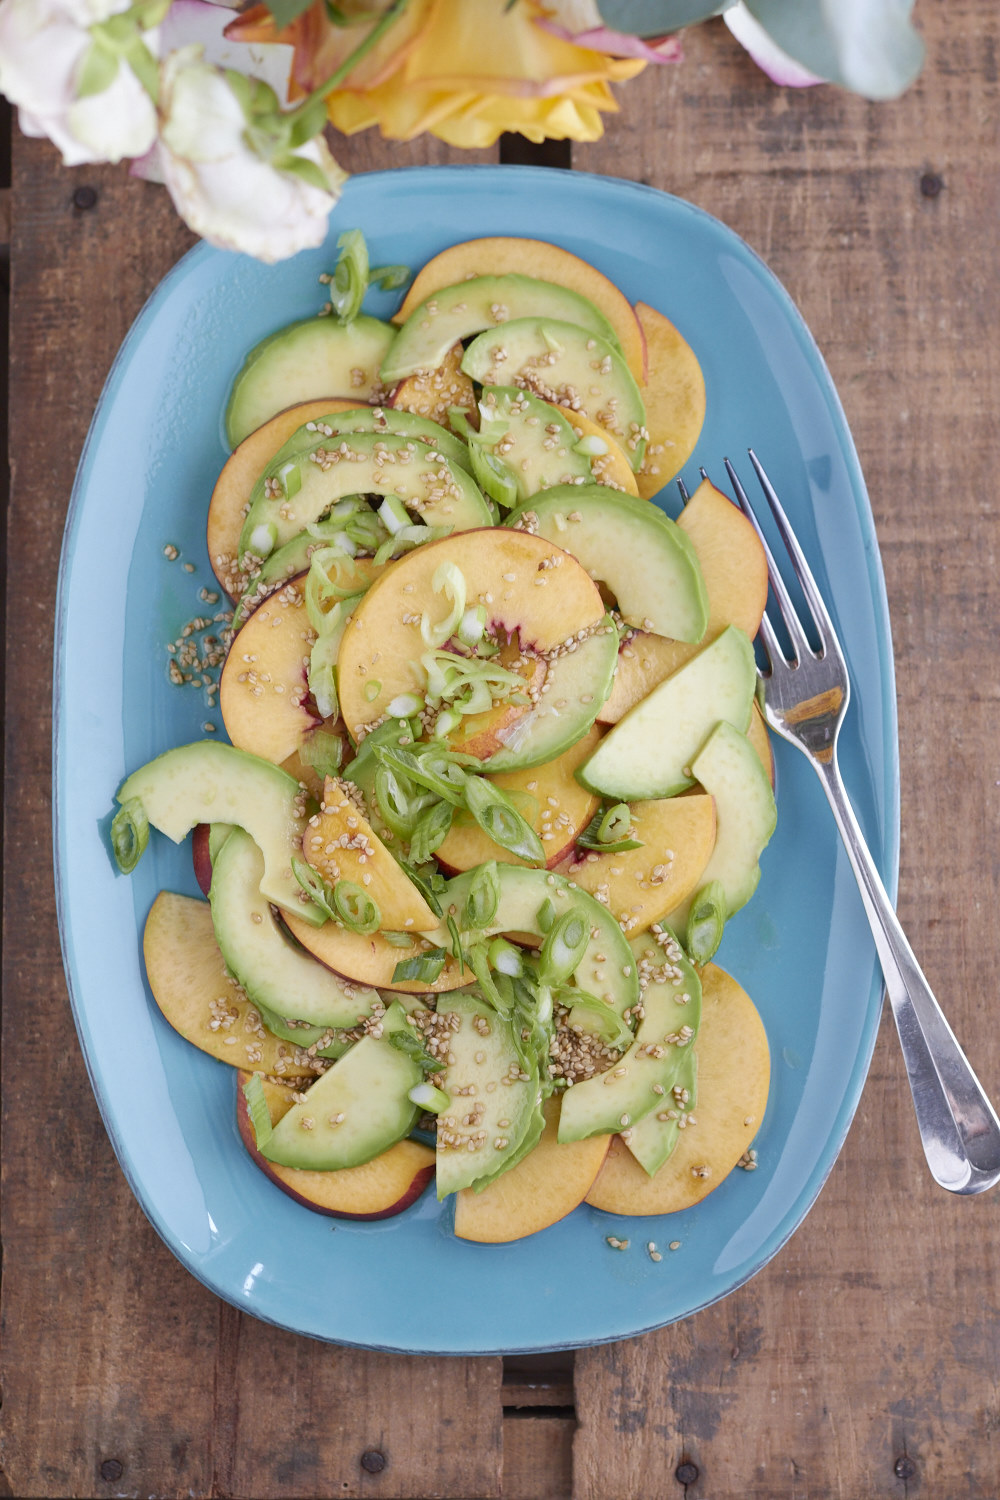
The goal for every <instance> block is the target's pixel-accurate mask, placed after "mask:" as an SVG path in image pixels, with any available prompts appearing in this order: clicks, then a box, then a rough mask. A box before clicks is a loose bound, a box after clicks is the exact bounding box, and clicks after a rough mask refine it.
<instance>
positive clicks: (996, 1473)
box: [574, 0, 1000, 1500]
mask: <svg viewBox="0 0 1000 1500" xmlns="http://www.w3.org/2000/svg"><path fill="white" fill-rule="evenodd" d="M918 12H919V17H920V19H921V21H922V24H923V27H924V31H925V34H926V36H927V40H928V45H929V63H928V68H927V71H926V73H925V76H924V79H923V80H922V82H921V84H920V85H919V87H918V88H916V89H915V90H914V91H913V92H912V93H911V94H909V95H907V96H906V97H905V98H904V99H903V100H901V101H900V102H899V103H896V104H893V105H889V106H871V105H868V104H865V103H864V102H863V101H859V100H853V99H848V98H845V97H843V96H840V95H835V94H833V93H832V91H828V90H821V91H803V92H800V93H793V92H790V91H788V92H782V91H776V90H773V89H772V87H771V85H770V84H768V83H767V81H766V80H765V79H763V78H762V77H761V76H760V75H758V74H757V73H756V71H755V69H754V68H753V66H752V65H751V64H750V63H749V62H748V61H746V59H745V58H744V57H743V56H742V55H741V53H740V52H739V49H738V48H736V47H735V45H734V44H733V43H732V42H731V40H730V39H729V38H728V36H727V34H726V33H725V32H724V30H723V29H722V27H721V25H713V26H711V27H710V28H706V29H704V30H703V31H701V32H699V33H695V34H692V36H691V37H690V38H689V40H688V43H687V52H688V60H687V62H686V63H685V64H684V66H683V67H682V68H679V69H676V70H674V69H663V70H661V71H660V73H659V74H657V75H656V77H653V76H652V75H650V74H647V75H646V76H645V77H644V78H642V79H640V80H638V81H637V82H636V83H633V84H631V85H630V86H629V89H628V91H627V103H626V110H625V115H624V118H623V119H622V120H621V121H620V122H619V127H618V130H617V132H613V133H612V134H611V135H610V136H609V138H608V141H607V143H606V144H602V145H600V146H594V147H589V148H579V149H578V150H577V152H576V153H575V164H576V165H577V166H579V167H581V168H583V169H589V170H606V171H616V172H618V173H621V174H624V175H629V176H634V177H642V178H643V179H645V180H647V181H650V182H652V183H653V184H654V185H655V186H658V187H663V188H667V189H669V190H671V191H674V192H677V193H679V194H680V195H681V196H684V197H687V198H690V199H692V200H693V201H694V202H696V203H698V204H700V205H701V206H702V207H704V208H707V209H709V210H710V211H711V212H714V213H716V214H718V215H719V216H720V217H721V218H723V219H724V220H725V221H726V222H728V223H729V224H730V225H731V226H732V227H733V228H735V229H736V230H737V231H738V232H739V233H741V234H742V235H743V236H744V237H745V238H746V239H747V240H748V241H749V242H750V243H751V244H752V245H753V246H754V247H755V248H756V249H757V250H758V251H760V253H761V254H762V255H763V256H764V257H765V258H766V259H767V260H768V261H769V263H770V264H771V265H772V267H773V268H774V269H775V270H776V271H777V273H778V274H779V276H781V278H782V279H783V280H784V282H785V284H786V286H788V288H789V290H790V291H791V293H792V295H793V296H794V297H795V299H796V301H797V302H798V304H799V306H800V307H801V308H802V310H803V312H804V314H805V316H806V319H807V321H808V322H809V323H810V326H811V327H812V328H813V331H814V332H815V334H816V335H817V338H818V340H819V343H820V347H821V348H822V350H823V352H824V354H825V355H826V358H827V360H828V362H829V364H830V367H831V369H832V372H833V374H834V378H835V379H836V380H837V382H838V385H839V387H840V391H841V395H842V397H843V400H844V403H845V406H846V409H847V413H848V417H849V420H850V422H851V425H852V428H853V431H854V434H855V438H856V441H857V444H858V448H859V451H860V455H861V460H862V464H863V466H864V468H865V471H866V475H867V479H868V485H869V489H870V492H871V495H872V501H873V506H874V510H875V516H876V522H877V526H878V530H879V535H880V539H881V546H882V552H883V559H884V564H885V569H886V576H887V585H888V592H889V597H890V607H891V610H892V614H893V621H894V638H895V650H896V660H897V677H898V690H899V712H900V726H901V774H902V788H903V792H902V819H903V848H902V873H901V883H900V913H901V916H902V918H903V921H904V924H905V925H906V926H907V928H908V930H909V931H910V932H911V934H912V936H913V939H914V943H915V946H916V947H917V949H918V951H919V953H920V955H921V957H922V960H923V962H924V964H925V967H926V969H927V972H928V975H929V977H930V979H931V982H932V983H933V984H935V985H936V986H937V987H938V989H939V993H940V995H941V997H942V999H943V1001H944V1003H945V1005H946V1008H947V1010H948V1012H949V1015H950V1017H951V1019H952V1021H953V1023H954V1026H955V1029H956V1031H957V1033H958V1034H959V1036H960V1037H961V1038H962V1039H963V1040H964V1041H965V1043H966V1046H967V1047H968V1049H969V1051H970V1052H971V1053H972V1054H973V1055H974V1058H975V1061H976V1063H977V1066H978V1068H979V1071H980V1073H981V1076H982V1078H983V1081H984V1082H985V1083H986V1085H987V1086H988V1087H989V1088H990V1090H991V1092H992V1095H993V1097H994V1098H997V1097H998V1095H1000V1046H998V1043H997V1039H996V1028H995V1027H994V1026H993V1025H992V1021H991V1013H992V996H993V993H994V990H995V971H996V963H997V948H998V944H997V935H996V925H995V918H994V913H995V910H996V902H997V899H998V896H1000V871H998V866H997V861H996V855H995V848H994V844H995V837H994V832H993V829H994V825H995V809H996V799H997V796H998V792H997V790H996V788H997V786H998V785H1000V782H998V777H1000V771H998V770H997V769H996V756H995V752H994V749H993V741H994V738H995V730H994V719H995V705H996V696H997V695H996V691H995V688H994V686H993V685H992V684H994V682H995V679H996V671H995V664H994V655H995V652H994V648H993V644H992V642H993V635H994V630H995V619H996V613H997V593H996V584H995V573H994V571H993V567H992V559H993V558H994V557H995V554H996V546H997V534H998V533H997V516H998V507H997V500H996V488H995V483H994V470H995V448H996V410H997V405H998V401H1000V366H998V364H997V361H996V359H995V348H994V341H993V340H992V339H990V338H989V337H988V336H984V330H985V329H988V328H991V327H993V326H995V323H996V320H997V318H998V316H1000V286H998V281H997V276H996V263H995V233H996V230H995V226H996V224H997V222H998V221H1000V190H998V186H997V184H998V171H997V169H998V166H1000V160H998V157H1000V148H998V140H997V134H996V128H995V123H994V122H995V119H996V111H997V103H998V100H997V92H998V89H997V75H996V69H995V66H994V64H993V61H992V58H993V51H994V48H995V46H996V42H997V31H998V25H997V17H996V14H995V11H994V10H993V8H992V7H989V6H988V5H986V4H983V3H978V0H965V3H962V4H958V5H955V6H952V7H949V11H948V16H947V20H946V18H945V16H944V14H943V13H942V12H941V11H940V10H935V9H932V8H928V7H922V8H921V7H918ZM727 142H728V143H729V145H728V147H727V145H726V143H727ZM667 310H669V309H667ZM952 803H955V804H958V805H956V806H955V811H954V813H953V814H951V815H949V814H947V813H945V811H944V809H945V808H948V807H949V806H950V805H951V804H952ZM939 810H940V811H939ZM995 1226H996V1200H995V1195H991V1196H989V1197H987V1198H984V1199H982V1200H977V1201H966V1200H956V1199H953V1198H950V1197H949V1196H947V1195H946V1194H944V1193H942V1192H941V1191H940V1190H939V1189H937V1188H935V1187H934V1186H933V1184H932V1183H931V1181H930V1178H929V1176H928V1175H927V1173H926V1171H925V1168H924V1165H923V1159H922V1155H921V1152H920V1147H919V1143H918V1140H917V1135H916V1128H915V1125H914V1122H913V1119H912V1111H911V1106H910V1101H909V1095H908V1091H907V1088H906V1082H905V1075H904V1072H903V1067H902V1063H901V1060H900V1058H899V1054H898V1048H897V1046H896V1042H895V1037H894V1035H893V1034H892V1032H891V1023H889V1022H888V1021H886V1023H885V1024H884V1026H883V1033H882V1036H881V1039H880V1044H879V1048H878V1051H877V1053H876V1058H875V1063H874V1067H873V1070H872V1074H871V1079H870V1082H869V1085H868V1088H867V1091H866V1094H865V1096H864V1100H863V1102H862V1107H861V1110H860V1112H859V1115H858V1118H857V1120H856V1122H855V1125H854V1127H853V1130H852V1133H851V1136H850V1139H849V1141H848V1144H847V1147H846V1149H845V1152H844V1155H843V1157H842V1159H841V1161H840V1162H839V1163H838V1165H837V1167H836V1168H835V1170H834V1173H833V1175H832V1177H831V1179H830V1181H829V1183H828V1184H827V1186H826V1187H825V1189H824V1191H823V1193H822V1195H821V1197H820V1200H819V1202H818V1204H817V1206H816V1208H815V1209H814V1210H813V1212H812V1214H811V1215H810V1217H809V1219H808V1220H807V1222H806V1224H805V1225H804V1226H803V1228H802V1229H801V1230H800V1231H799V1232H798V1234H797V1235H796V1236H795V1238H794V1239H793V1240H792V1242H791V1243H790V1244H789V1245H788V1246H787V1247H786V1248H785V1249H784V1250H783V1251H782V1252H781V1254H780V1255H779V1256H778V1257H777V1259H776V1261H775V1262H774V1263H773V1264H772V1265H771V1266H770V1267H769V1268H768V1269H767V1270H765V1271H764V1272H763V1273H762V1274H761V1275H760V1276H759V1277H757V1278H756V1280H755V1281H753V1282H752V1283H751V1284H750V1285H749V1286H747V1287H746V1288H744V1289H742V1290H741V1291H739V1292H738V1293H736V1294H735V1295H734V1296H733V1297H732V1298H730V1299H729V1300H728V1301H727V1302H725V1303H723V1304H722V1305H720V1306H718V1307H716V1308H712V1309H709V1310H708V1311H706V1312H704V1313H702V1314H700V1315H699V1316H697V1317H696V1318H694V1319H692V1320H690V1321H689V1322H687V1323H685V1324H683V1325H681V1326H680V1327H677V1328H673V1329H667V1330H665V1331H662V1332H660V1333H658V1334H653V1335H650V1336H649V1337H647V1338H643V1339H640V1340H637V1341H635V1342H633V1343H628V1344H624V1345H617V1346H614V1347H613V1348H611V1349H608V1350H594V1351H589V1352H586V1353H582V1354H579V1355H578V1357H577V1367H576V1396H577V1414H578V1419H579V1422H580V1427H579V1429H578V1432H577V1436H576V1441H575V1449H574V1459H575V1487H574V1495H575V1496H576V1500H596V1497H598V1496H600V1497H601V1500H638V1497H640V1496H641V1497H645V1496H648V1495H650V1494H652V1493H663V1492H664V1491H665V1489H666V1490H667V1491H669V1488H670V1487H671V1485H676V1487H677V1489H678V1491H679V1490H680V1488H681V1485H680V1483H679V1482H678V1480H677V1479H676V1478H674V1477H673V1476H674V1475H675V1470H676V1468H677V1465H678V1464H679V1463H682V1462H683V1461H689V1462H691V1463H693V1464H694V1465H695V1466H696V1467H697V1469H698V1471H699V1478H698V1480H697V1484H696V1486H695V1488H694V1489H693V1493H694V1494H706V1495H708V1494H711V1495H719V1496H723V1495H725V1496H729V1495H740V1496H747V1497H764V1496H773V1495H775V1494H781V1495H783V1496H790V1497H791V1496H794V1497H799V1496H802V1497H804V1496H809V1497H810V1500H824V1497H838V1500H839V1497H848V1496H855V1495H859V1494H864V1495H871V1496H877V1495H899V1494H902V1493H923V1492H926V1493H928V1494H935V1495H937V1494H941V1495H944V1494H963V1495H968V1496H975V1497H980V1496H982V1497H987V1496H992V1495H994V1494H995V1493H996V1490H997V1484H998V1481H1000V1443H998V1437H997V1427H998V1413H1000V1404H998V1394H1000V1393H998V1370H1000V1346H998V1343H997V1333H996V1329H997V1315H998V1311H1000V1278H998V1271H997V1263H996V1257H995V1255H994V1254H993V1243H994V1240H995ZM678 1253H679V1254H682V1253H683V1249H682V1250H681V1251H679V1252H678ZM907 1476H908V1477H909V1480H912V1484H910V1483H908V1478H907ZM687 1478H688V1482H689V1483H690V1482H691V1478H692V1475H691V1471H690V1470H689V1471H687Z"/></svg>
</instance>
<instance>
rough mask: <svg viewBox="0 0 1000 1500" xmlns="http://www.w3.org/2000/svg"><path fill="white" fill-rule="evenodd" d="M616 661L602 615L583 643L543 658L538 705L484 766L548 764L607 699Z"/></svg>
mask: <svg viewBox="0 0 1000 1500" xmlns="http://www.w3.org/2000/svg"><path fill="white" fill-rule="evenodd" d="M617 661H618V632H617V630H616V629H615V626H614V623H613V621H612V619H611V616H610V615H606V616H605V617H604V619H603V620H602V621H601V623H600V624H599V625H598V626H597V627H596V629H595V630H594V631H593V632H592V633H591V634H590V635H588V636H587V637H586V639H585V640H582V641H576V642H567V645H566V647H565V648H561V649H560V651H559V653H557V654H555V655H553V656H550V657H548V658H546V662H547V667H546V676H545V687H546V691H545V692H543V693H542V694H541V695H540V697H539V699H538V702H537V703H535V704H533V705H532V707H531V708H530V709H529V710H528V712H527V713H526V714H525V715H524V716H523V718H520V719H516V720H515V721H514V723H513V724H512V725H511V726H510V728H509V729H506V730H501V731H500V732H499V738H500V740H501V741H502V742H503V748H502V749H500V750H497V751H495V752H494V753H493V754H492V755H491V756H490V758H489V760H488V761H487V763H486V769H487V770H488V771H489V772H490V773H491V774H492V773H493V772H496V771H517V770H523V769H525V768H527V767H529V766H541V765H547V764H548V762H549V761H551V760H555V759H556V757H557V756H559V755H562V754H563V753H564V752H565V751H567V750H569V749H570V748H571V746H573V745H575V744H576V742H577V740H579V739H582V738H583V736H584V735H585V734H586V733H587V730H588V729H589V728H590V726H591V724H593V722H594V720H595V719H596V718H597V715H598V713H599V712H600V709H601V705H602V704H603V703H604V702H605V701H606V700H607V697H608V694H609V693H610V692H611V685H612V683H613V681H614V675H615V666H616V663H617Z"/></svg>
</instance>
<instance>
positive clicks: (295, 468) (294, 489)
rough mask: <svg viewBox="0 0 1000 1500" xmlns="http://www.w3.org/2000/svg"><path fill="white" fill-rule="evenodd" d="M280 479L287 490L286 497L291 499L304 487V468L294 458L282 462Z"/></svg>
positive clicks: (279, 471) (283, 487) (285, 490)
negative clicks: (285, 462) (284, 462)
mask: <svg viewBox="0 0 1000 1500" xmlns="http://www.w3.org/2000/svg"><path fill="white" fill-rule="evenodd" d="M277 477H278V481H279V483H280V485H281V488H282V489H283V490H284V492H285V499H286V500H291V498H292V496H293V495H297V494H298V492H299V490H300V489H301V488H302V470H301V468H300V467H299V465H298V464H297V463H296V462H295V460H294V459H292V460H290V461H289V462H288V463H287V464H282V466H281V468H280V469H279V470H278V475H277Z"/></svg>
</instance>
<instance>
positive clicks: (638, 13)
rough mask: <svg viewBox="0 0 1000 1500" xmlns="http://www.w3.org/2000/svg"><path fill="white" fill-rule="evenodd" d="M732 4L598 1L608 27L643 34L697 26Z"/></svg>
mask: <svg viewBox="0 0 1000 1500" xmlns="http://www.w3.org/2000/svg"><path fill="white" fill-rule="evenodd" d="M792 3H793V4H797V3H798V0H792ZM733 4H735V0H597V8H598V10H599V11H600V13H601V20H602V21H603V22H604V24H605V26H607V27H610V29H611V30H612V31H627V32H631V33H632V35H633V36H642V37H657V36H666V35H667V34H668V33H669V32H671V31H677V30H679V29H680V27H682V26H694V25H696V24H697V22H698V21H707V20H708V18H709V16H721V15H722V12H723V11H724V10H728V9H729V7H730V5H733Z"/></svg>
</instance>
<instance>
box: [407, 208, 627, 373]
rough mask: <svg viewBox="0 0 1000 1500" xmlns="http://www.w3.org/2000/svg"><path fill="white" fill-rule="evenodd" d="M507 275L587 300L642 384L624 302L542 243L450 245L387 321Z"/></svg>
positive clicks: (585, 266)
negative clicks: (476, 282) (472, 283)
mask: <svg viewBox="0 0 1000 1500" xmlns="http://www.w3.org/2000/svg"><path fill="white" fill-rule="evenodd" d="M510 271H513V272H518V273H520V274H521V275H522V276H533V277H534V278H535V279H536V280H537V281H552V282H554V283H555V284H556V286H564V287H567V288H568V289H569V290H570V291H571V292H578V293H579V294H580V296H581V297H586V298H587V299H588V300H589V301H590V302H592V303H593V304H594V306H595V307H596V308H598V309H599V311H600V312H602V313H603V314H604V316H605V317H606V318H607V320H608V322H609V323H610V324H611V326H612V328H613V329H614V331H615V334H616V335H617V338H618V342H619V343H620V344H621V347H622V353H623V354H624V356H625V360H626V363H627V364H628V367H629V369H630V370H631V371H632V374H633V375H634V376H635V378H636V380H638V381H639V382H640V383H641V382H642V381H643V380H644V379H645V374H646V359H645V344H644V341H643V333H642V328H641V326H640V323H639V318H638V314H637V312H636V311H634V310H633V308H632V307H631V305H630V304H629V301H628V298H627V297H625V296H624V294H623V293H622V292H620V291H619V290H618V288H617V287H616V286H615V284H614V282H612V281H609V280H608V278H607V277H606V276H604V275H603V274H602V273H601V272H600V271H598V270H597V269H596V267H594V266H592V265H590V264H589V263H588V262H587V261H585V260H581V259H580V258H579V256H576V255H572V254H571V253H570V252H569V251H568V250H563V249H561V248H560V246H558V245H551V244H549V243H548V242H547V241H545V240H526V239H515V238H508V237H506V236H497V237H494V238H490V239H481V240H466V241H464V243H462V244H459V245H451V246H450V247H449V248H448V249H447V250H442V252H441V254H440V255H436V256H435V257H434V259H433V260H429V261H428V262H427V264H426V265H425V266H424V268H423V270H422V271H421V272H420V274H419V275H418V276H417V278H416V280H415V281H414V283H413V285H412V286H411V287H410V290H409V291H408V292H407V294H406V297H405V298H404V300H403V304H402V306H401V307H400V309H399V311H398V312H397V313H396V314H395V316H394V317H393V319H392V321H393V322H394V323H405V322H406V319H407V318H408V317H409V316H410V313H411V312H412V311H413V309H414V308H415V307H419V306H420V304H421V302H426V300H427V298H428V297H430V296H431V295H432V294H433V293H434V292H439V291H441V290H442V288H443V287H446V286H454V285H455V284H456V282H459V281H466V280H467V279H468V278H469V277H470V276H503V275H505V274H506V273H507V272H510Z"/></svg>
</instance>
